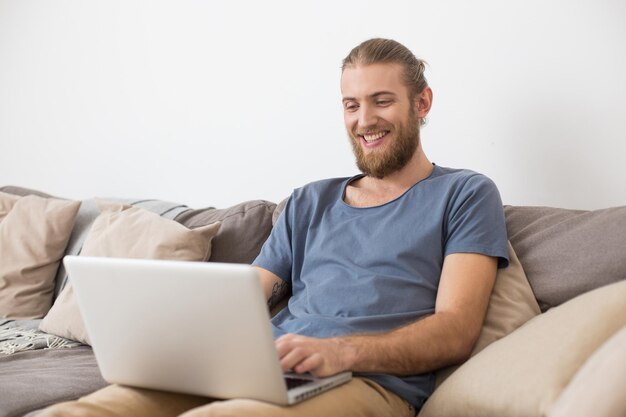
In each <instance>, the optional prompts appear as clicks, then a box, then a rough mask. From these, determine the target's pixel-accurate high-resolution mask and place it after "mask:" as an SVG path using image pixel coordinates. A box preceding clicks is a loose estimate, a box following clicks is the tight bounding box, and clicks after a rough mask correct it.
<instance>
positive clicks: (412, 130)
mask: <svg viewBox="0 0 626 417" xmlns="http://www.w3.org/2000/svg"><path fill="white" fill-rule="evenodd" d="M390 127H391V129H389V128H387V127H386V126H385V127H384V128H385V130H389V133H387V135H392V134H393V135H394V136H395V137H394V138H385V139H392V140H391V142H390V143H388V144H387V146H386V148H385V149H383V150H380V151H379V150H374V151H373V152H369V153H368V154H365V152H364V151H363V147H362V146H361V138H360V137H359V136H358V135H356V133H355V132H348V136H349V137H350V143H351V144H352V151H353V152H354V156H355V158H356V166H357V167H358V168H359V170H360V171H361V172H362V173H363V174H365V175H367V176H370V177H374V178H378V179H382V178H384V177H386V176H388V175H389V174H392V173H394V172H396V171H399V170H400V169H402V168H404V167H405V166H406V164H407V163H408V162H409V161H410V160H411V158H412V157H413V155H414V154H415V150H416V149H417V147H418V145H419V143H420V124H419V121H418V119H417V118H416V117H415V109H414V108H413V106H411V109H410V110H409V117H408V122H407V123H406V124H400V125H398V126H397V127H395V128H394V126H393V125H390Z"/></svg>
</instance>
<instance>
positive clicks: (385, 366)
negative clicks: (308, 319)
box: [276, 253, 497, 377]
mask: <svg viewBox="0 0 626 417" xmlns="http://www.w3.org/2000/svg"><path fill="white" fill-rule="evenodd" d="M496 272H497V261H496V258H492V257H489V256H485V255H480V254H473V253H456V254H451V255H448V256H446V258H445V260H444V263H443V269H442V272H441V280H440V282H439V288H438V292H437V301H436V306H435V313H434V314H432V315H430V316H428V317H426V318H423V319H421V320H418V321H416V322H414V323H412V324H409V325H407V326H404V327H401V328H398V329H396V330H393V331H391V332H388V333H381V334H369V335H354V336H343V337H335V338H328V339H318V338H311V337H306V336H299V335H294V334H287V335H284V336H282V337H280V338H279V339H277V340H276V348H277V350H278V354H279V357H280V358H281V366H282V368H283V370H285V371H286V370H289V369H293V370H294V371H296V372H298V373H303V372H311V373H312V374H314V375H315V376H320V377H321V376H329V375H334V374H336V373H338V372H341V371H346V370H350V371H355V372H379V373H388V374H395V375H414V374H419V373H423V372H428V371H432V370H435V369H438V368H441V367H443V366H447V365H451V364H453V363H458V362H461V361H463V360H465V359H467V358H468V357H469V355H470V353H471V351H472V347H473V346H474V343H475V342H476V340H477V339H478V336H479V334H480V329H481V326H482V322H483V320H484V318H485V314H486V311H487V305H488V303H489V295H490V294H491V290H492V289H493V285H494V282H495V277H496Z"/></svg>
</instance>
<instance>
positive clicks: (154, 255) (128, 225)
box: [39, 202, 220, 344]
mask: <svg viewBox="0 0 626 417" xmlns="http://www.w3.org/2000/svg"><path fill="white" fill-rule="evenodd" d="M99 206H100V209H101V210H102V214H100V216H98V218H97V219H96V220H95V221H94V223H93V225H92V227H91V230H90V232H89V235H88V236H87V239H86V241H85V243H84V245H83V249H82V252H81V256H106V257H121V258H141V259H172V260H187V261H204V260H207V259H208V258H209V256H210V253H211V240H212V239H213V237H214V236H215V234H216V233H217V232H218V230H219V226H220V224H219V222H216V223H213V224H210V225H207V226H204V227H200V228H197V229H195V230H189V229H187V228H186V227H184V226H182V225H180V224H179V223H176V222H174V221H172V220H167V219H164V218H162V217H160V216H159V215H158V214H155V213H152V212H149V211H146V210H144V209H141V208H138V207H131V206H129V205H122V204H118V203H109V202H102V203H100V204H99ZM129 319H131V318H130V317H129ZM39 329H40V330H42V331H45V332H47V333H51V334H55V335H58V336H61V337H65V338H67V339H72V340H77V341H79V342H83V343H87V344H90V343H89V337H88V335H87V332H86V329H85V326H84V323H83V320H82V317H81V316H80V312H79V310H78V304H76V301H75V299H74V292H73V289H72V286H71V284H69V285H67V286H66V287H65V288H64V289H63V291H62V292H61V294H60V295H59V297H58V298H57V300H56V301H55V303H54V305H53V306H52V308H51V309H50V312H49V313H48V314H47V315H46V317H44V319H43V320H42V322H41V325H40V326H39Z"/></svg>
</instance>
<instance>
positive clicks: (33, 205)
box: [0, 192, 80, 319]
mask: <svg viewBox="0 0 626 417" xmlns="http://www.w3.org/2000/svg"><path fill="white" fill-rule="evenodd" d="M79 206H80V202H78V201H67V200H59V199H55V198H43V197H39V196H36V195H28V196H25V197H19V196H17V195H14V194H8V193H3V192H0V254H1V255H2V259H1V262H0V318H13V319H36V318H41V317H43V316H44V315H45V314H46V313H47V312H48V310H49V309H50V306H51V304H52V296H53V292H54V278H55V275H56V272H57V269H58V267H59V262H60V260H61V258H62V257H63V253H64V251H65V247H66V246H67V242H68V240H69V237H70V233H71V232H72V227H73V225H74V220H75V218H76V213H77V212H78V208H79Z"/></svg>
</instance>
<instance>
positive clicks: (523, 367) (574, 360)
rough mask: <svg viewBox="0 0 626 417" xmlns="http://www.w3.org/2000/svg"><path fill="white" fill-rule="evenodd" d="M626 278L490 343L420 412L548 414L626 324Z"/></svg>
mask: <svg viewBox="0 0 626 417" xmlns="http://www.w3.org/2000/svg"><path fill="white" fill-rule="evenodd" d="M625 299H626V281H620V282H617V283H614V284H610V285H607V286H604V287H601V288H598V289H595V290H593V291H591V292H588V293H586V294H583V295H580V296H578V297H576V298H574V299H572V300H570V301H568V302H566V303H564V304H562V305H560V306H559V307H555V308H553V309H551V310H549V311H548V312H546V313H543V314H541V315H539V316H537V317H535V318H533V319H531V320H530V321H529V322H527V323H526V324H525V325H523V326H522V327H520V328H519V329H517V330H516V331H514V332H513V333H511V334H510V335H508V336H507V337H505V338H502V339H500V340H498V341H497V342H494V343H492V344H491V345H489V346H487V347H486V348H485V349H484V350H483V351H481V352H480V353H478V354H477V355H476V356H474V357H473V358H471V359H470V360H468V361H467V362H466V363H465V364H463V365H462V366H461V367H460V368H459V369H457V370H456V372H454V373H453V374H452V375H450V377H449V378H448V379H447V380H446V381H445V382H444V383H443V384H441V386H440V387H439V388H437V389H436V390H435V392H434V393H433V395H432V396H431V398H430V399H429V400H428V401H427V402H426V404H425V405H424V408H423V409H422V411H421V413H420V417H430V416H438V417H452V416H464V417H472V416H481V417H490V416H494V417H496V416H498V417H500V416H507V417H518V416H519V417H534V416H544V415H545V414H546V413H547V411H548V410H549V409H550V407H551V406H552V404H554V402H555V400H556V399H557V398H558V397H559V396H560V394H561V392H562V391H563V389H564V388H565V387H566V386H567V384H568V383H569V382H570V380H571V379H572V377H573V376H574V374H575V373H576V372H577V371H578V369H579V368H580V367H581V366H582V364H583V363H584V362H585V361H586V360H587V358H589V356H590V355H591V354H592V353H593V352H594V351H595V350H596V349H597V348H598V347H599V346H601V345H602V344H604V343H605V341H606V340H608V339H609V338H610V337H611V336H612V335H614V334H615V333H616V332H617V331H618V330H619V329H621V328H622V327H623V326H624V325H626V303H625V302H624V300H625Z"/></svg>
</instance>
